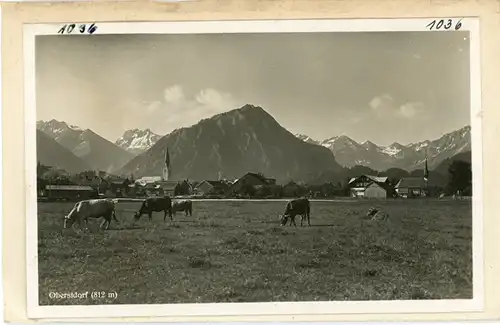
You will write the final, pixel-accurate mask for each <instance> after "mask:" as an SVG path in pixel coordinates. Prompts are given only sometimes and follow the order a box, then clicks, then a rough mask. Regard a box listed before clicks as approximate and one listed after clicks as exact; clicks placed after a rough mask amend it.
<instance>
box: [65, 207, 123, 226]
mask: <svg viewBox="0 0 500 325" xmlns="http://www.w3.org/2000/svg"><path fill="white" fill-rule="evenodd" d="M117 202H118V201H117V200H111V199H94V200H83V201H80V202H78V203H76V204H75V206H74V207H73V209H72V210H71V211H70V212H69V213H68V215H66V216H64V229H67V228H69V227H72V226H73V225H74V224H75V222H78V224H79V225H80V227H81V226H82V222H83V221H85V229H88V227H87V226H88V219H89V218H96V219H97V218H101V217H103V218H104V220H103V222H102V223H101V226H100V228H101V229H102V228H103V226H104V225H105V228H104V229H105V230H107V229H108V227H109V224H110V223H111V219H114V220H115V221H116V222H117V223H119V221H118V219H116V214H115V204H116V203H117Z"/></svg>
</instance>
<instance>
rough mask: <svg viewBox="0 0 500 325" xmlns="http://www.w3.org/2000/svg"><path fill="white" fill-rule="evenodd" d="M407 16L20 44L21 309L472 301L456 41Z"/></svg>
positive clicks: (460, 33) (465, 125)
mask: <svg viewBox="0 0 500 325" xmlns="http://www.w3.org/2000/svg"><path fill="white" fill-rule="evenodd" d="M430 21H431V20H428V22H430ZM96 26H98V25H96ZM424 27H425V25H424V26H422V30H420V31H405V30H403V31H394V30H392V31H383V30H382V31H372V30H370V31H351V32H347V31H321V32H315V31H311V32H308V31H302V32H255V33H250V32H241V33H240V32H230V33H209V32H207V33H203V32H199V33H178V34H175V33H155V34H130V33H123V34H120V33H104V32H102V33H100V30H99V29H97V30H96V32H95V33H93V34H92V35H71V34H70V35H67V34H57V30H54V33H52V34H51V35H37V36H36V37H35V40H34V49H35V53H34V71H35V81H34V86H35V87H34V88H35V93H36V100H35V104H36V139H32V140H30V141H33V145H34V143H35V141H36V160H37V161H36V193H37V195H36V196H37V207H36V211H37V216H36V220H37V222H36V234H37V238H36V246H37V249H36V250H37V266H36V267H37V277H38V278H37V283H38V292H37V293H33V294H36V295H38V301H39V305H40V306H49V305H50V306H57V305H62V306H66V305H109V304H113V305H119V304H127V305H131V304H132V305H139V304H174V303H175V304H187V303H229V302H240V303H247V302H321V301H337V302H338V301H340V302H345V301H400V300H452V299H453V300H455V299H459V300H464V299H472V298H473V220H474V218H476V217H477V218H479V217H480V216H474V218H473V205H474V204H476V203H475V202H474V200H473V190H472V189H473V184H474V182H473V176H474V172H475V169H474V168H476V167H474V168H473V166H474V164H473V163H472V161H473V160H474V158H473V156H472V147H474V154H475V155H476V154H477V155H479V154H481V152H480V150H481V148H479V147H476V144H474V145H472V142H473V141H472V140H471V134H474V132H479V130H475V129H474V125H473V124H471V111H472V110H474V109H475V107H472V105H473V104H472V102H473V101H472V100H471V69H472V68H471V65H472V64H475V63H471V62H472V61H471V42H470V32H469V31H468V30H467V29H466V28H464V29H463V30H462V29H459V30H453V31H451V30H449V31H443V32H440V31H433V32H430V31H427V30H424ZM32 118H33V121H34V120H35V117H32ZM32 124H33V125H35V123H32ZM476 150H477V153H476ZM34 163H35V162H33V165H34ZM475 181H476V180H475ZM477 181H478V182H480V181H481V180H477ZM474 186H475V185H474ZM33 240H35V239H33ZM474 276H475V275H474Z"/></svg>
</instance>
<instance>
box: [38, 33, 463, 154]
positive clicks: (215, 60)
mask: <svg viewBox="0 0 500 325" xmlns="http://www.w3.org/2000/svg"><path fill="white" fill-rule="evenodd" d="M35 64H36V68H35V69H36V102H37V120H51V119H56V120H60V121H65V122H67V123H69V124H73V125H77V126H79V127H81V128H89V129H92V130H93V131H94V132H96V133H98V134H100V135H101V136H103V137H105V138H107V139H108V140H110V141H112V142H114V141H115V140H116V139H117V138H119V137H120V136H121V135H122V134H123V132H124V131H125V130H127V129H134V128H139V129H145V128H150V129H151V130H152V131H153V132H155V133H157V134H161V135H164V134H167V133H169V132H171V131H173V130H174V129H176V128H180V127H185V126H190V125H193V124H196V123H197V122H198V121H199V120H200V119H203V118H208V117H210V116H213V115H215V114H218V113H221V112H224V111H228V110H232V109H235V108H239V107H241V106H243V105H245V104H247V103H248V104H253V105H257V106H261V107H262V108H264V109H265V110H266V111H267V112H268V113H270V114H271V115H272V116H273V117H274V118H275V119H276V120H277V121H278V122H279V123H280V124H281V125H282V126H283V127H285V128H286V129H288V130H289V131H290V132H292V133H302V134H307V135H308V136H310V137H312V138H314V139H316V140H324V139H327V138H330V137H333V136H338V135H347V136H349V137H351V138H352V139H354V140H356V141H358V142H362V141H365V140H370V141H372V142H374V143H376V144H379V145H389V144H391V143H393V142H399V143H401V144H407V143H412V142H417V141H422V140H426V139H435V138H438V137H440V136H441V135H443V134H444V133H447V132H451V131H453V130H455V129H458V128H461V127H463V126H465V125H468V124H470V77H469V69H470V68H469V39H468V32H462V31H458V32H457V31H453V32H452V31H448V32H371V33H368V32H367V33H359V32H356V33H354V32H335V33H283V34H274V33H273V34H271V33H264V34H197V35H193V34H191V35H187V34H184V35H165V34H163V35H161V34H157V35H131V34H129V35H92V36H88V37H82V36H70V35H64V36H61V35H57V36H56V35H54V36H37V39H36V63H35Z"/></svg>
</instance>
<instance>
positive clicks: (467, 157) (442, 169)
mask: <svg viewBox="0 0 500 325" xmlns="http://www.w3.org/2000/svg"><path fill="white" fill-rule="evenodd" d="M471 154H472V153H471V152H470V151H467V152H462V153H459V154H457V155H455V156H453V157H451V158H448V159H445V160H444V161H442V162H441V163H440V164H439V165H438V166H437V168H436V169H435V171H436V172H438V173H440V174H444V175H448V167H449V166H450V165H451V163H452V162H453V161H455V160H460V161H465V162H468V163H470V162H471V158H472V157H471Z"/></svg>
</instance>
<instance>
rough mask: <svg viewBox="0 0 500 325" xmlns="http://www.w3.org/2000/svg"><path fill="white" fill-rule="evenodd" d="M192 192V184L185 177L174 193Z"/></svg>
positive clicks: (189, 193) (186, 193) (187, 193)
mask: <svg viewBox="0 0 500 325" xmlns="http://www.w3.org/2000/svg"><path fill="white" fill-rule="evenodd" d="M193 192H194V190H193V185H191V183H190V182H189V181H188V180H187V179H186V180H184V181H182V182H180V183H179V187H178V189H177V193H176V195H192V194H193Z"/></svg>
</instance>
